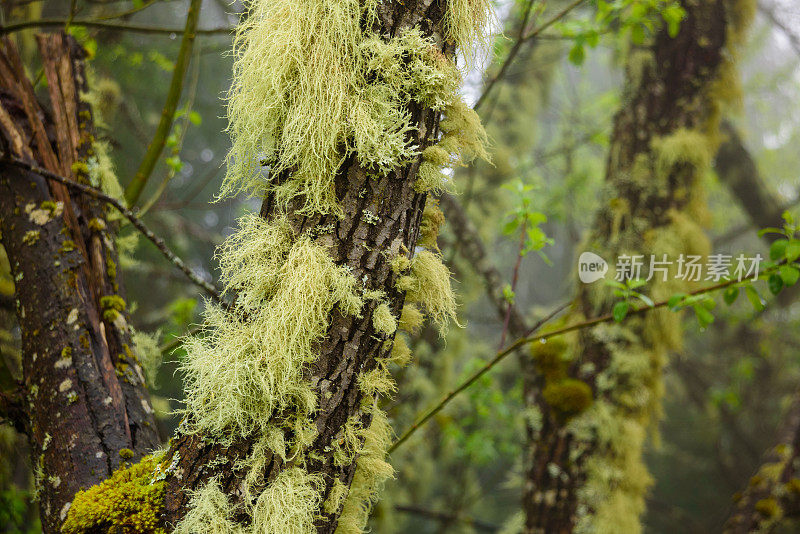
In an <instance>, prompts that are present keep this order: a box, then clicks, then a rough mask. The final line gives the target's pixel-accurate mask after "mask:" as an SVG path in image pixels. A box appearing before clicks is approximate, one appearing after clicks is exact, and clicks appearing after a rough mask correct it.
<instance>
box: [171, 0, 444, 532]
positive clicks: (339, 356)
mask: <svg viewBox="0 0 800 534" xmlns="http://www.w3.org/2000/svg"><path fill="white" fill-rule="evenodd" d="M445 8H446V5H445V3H444V2H430V1H412V2H406V3H405V4H402V3H393V4H383V5H381V6H379V8H378V14H379V26H380V27H377V28H373V30H374V32H375V33H376V34H379V35H382V36H384V37H388V36H394V35H399V34H401V33H402V32H403V31H405V30H407V29H410V28H413V27H415V26H417V27H420V28H421V29H422V30H423V32H424V34H425V35H426V36H430V37H432V38H433V39H434V41H435V42H436V43H437V46H438V47H439V49H440V50H441V51H442V52H443V53H444V54H445V55H446V56H447V57H450V58H452V56H453V53H454V48H453V44H452V43H446V42H445V38H444V30H443V26H444V20H443V18H444V9H445ZM408 108H409V109H410V111H411V115H412V119H413V120H412V124H413V126H414V127H413V129H412V131H411V133H410V134H409V135H410V136H411V142H412V143H414V144H416V145H418V146H419V147H420V149H424V148H425V147H427V146H429V145H431V144H433V143H434V142H435V138H436V134H437V130H438V122H439V113H438V112H435V111H433V110H431V109H424V108H421V107H420V106H418V105H416V104H415V103H413V102H408ZM420 163H421V161H420V160H419V159H416V160H415V161H414V162H413V163H411V164H409V165H406V166H403V167H398V168H395V169H393V170H392V171H390V172H388V173H387V174H386V175H385V176H376V175H375V173H374V172H370V171H368V170H367V169H365V168H363V167H361V166H360V165H359V164H358V162H357V159H356V157H355V156H352V157H350V158H348V159H347V160H346V161H345V162H344V163H343V164H342V166H341V167H340V169H339V170H338V171H337V173H336V178H335V192H336V198H337V201H338V204H339V206H340V207H341V208H342V210H343V213H344V216H343V217H337V216H336V215H334V214H328V215H320V214H313V215H304V214H301V213H300V208H301V207H302V205H303V203H304V202H305V199H303V198H297V199H296V200H294V201H292V202H291V203H290V205H289V209H288V210H286V209H285V208H284V207H282V205H281V201H279V200H277V199H276V198H275V197H274V196H273V195H272V194H268V195H267V197H266V198H265V199H264V202H263V205H262V208H261V216H262V217H263V218H264V219H266V220H267V221H272V220H274V219H275V218H277V217H283V216H284V215H283V213H284V211H285V212H286V213H287V214H286V217H287V219H288V222H289V224H290V226H291V228H292V230H293V231H294V233H295V235H301V234H303V233H304V232H307V231H313V230H314V229H315V228H326V233H325V235H322V236H320V237H318V238H317V242H318V243H320V244H322V245H325V246H326V248H327V250H328V251H329V252H330V254H331V256H332V258H333V261H334V263H336V264H337V265H340V266H346V267H347V268H349V270H350V273H351V274H352V275H353V276H354V277H355V278H356V279H357V280H359V281H362V282H363V284H364V287H365V288H366V289H367V290H378V291H383V292H384V293H385V295H386V298H385V302H387V303H388V304H389V308H390V310H391V312H392V314H393V315H394V316H395V317H398V316H399V315H400V310H401V308H402V307H403V302H404V293H403V292H401V291H399V290H398V289H397V288H396V282H397V278H398V275H397V273H396V272H395V271H393V270H392V267H391V265H390V260H391V259H392V258H393V257H395V256H397V255H398V254H402V253H403V251H406V253H407V251H411V250H414V246H415V243H416V241H417V239H418V234H419V230H420V222H421V219H422V213H423V210H424V207H425V200H426V194H425V193H419V192H417V191H416V190H415V189H414V183H415V179H416V175H417V171H418V169H419V165H420ZM284 179H288V176H278V177H275V178H273V180H275V181H277V182H280V181H282V180H284ZM376 306H377V302H376V301H367V302H366V304H365V306H364V309H363V310H362V313H361V315H360V317H354V316H352V315H348V314H345V313H343V312H342V311H341V310H339V309H338V308H334V310H333V312H332V313H331V317H330V318H329V319H330V323H329V327H328V330H327V335H326V336H325V337H324V339H323V340H322V341H321V342H320V343H318V345H317V348H316V350H317V352H318V359H317V360H316V361H315V362H314V363H313V364H312V365H311V367H310V369H308V371H307V374H308V377H307V378H308V380H309V381H310V383H311V384H312V385H313V389H314V392H315V394H316V397H317V399H318V406H317V410H316V412H315V415H314V426H315V428H316V431H317V436H316V438H315V439H314V442H313V444H312V445H311V446H310V447H309V448H308V449H307V450H306V451H305V452H304V453H303V455H304V456H305V458H306V460H305V470H306V471H307V472H308V473H311V474H314V475H318V474H319V475H322V480H323V486H324V487H322V488H321V491H320V494H321V497H322V499H323V500H325V499H327V498H328V497H329V494H330V492H331V489H332V487H333V486H334V484H335V483H337V481H338V483H341V484H344V486H345V487H348V486H350V485H351V483H352V480H353V476H354V473H355V467H356V465H355V459H354V460H353V461H352V462H350V463H348V464H347V465H344V466H337V465H335V464H334V462H333V461H332V458H331V453H330V451H331V450H332V449H333V448H334V446H335V445H336V441H337V440H338V439H339V438H340V437H341V431H342V429H343V428H344V425H345V423H346V422H347V421H348V420H349V419H352V418H353V417H360V418H361V425H362V426H363V427H364V428H366V427H367V426H369V423H370V421H369V418H370V414H371V412H370V411H369V410H366V411H365V410H364V406H371V405H372V404H374V403H375V402H376V399H375V398H374V396H372V398H368V397H365V394H364V393H363V391H362V390H361V389H360V388H359V387H358V383H357V379H358V377H359V375H361V374H362V373H364V372H368V371H370V370H372V369H375V368H376V367H377V365H378V362H377V358H379V357H385V356H386V355H387V354H388V352H389V350H390V349H391V343H387V342H386V341H387V336H386V335H385V334H382V333H380V332H378V331H377V330H376V328H375V326H374V324H373V317H372V316H373V312H374V310H375V307H376ZM388 340H389V341H390V340H391V338H389V339H388ZM189 417H191V416H189ZM218 438H219V436H209V435H201V434H199V433H191V432H190V433H180V432H179V433H178V435H177V436H176V437H175V438H174V439H173V440H172V442H171V446H170V448H169V450H168V451H167V452H166V453H165V455H164V457H163V458H164V459H163V461H162V465H166V464H167V463H169V462H171V461H175V467H174V470H172V469H171V470H170V473H169V475H168V476H167V478H166V490H165V510H164V516H165V520H166V523H167V524H168V525H174V524H176V523H177V522H179V521H180V520H181V518H183V517H184V516H185V515H186V513H187V512H188V511H189V510H190V508H191V502H190V495H191V494H190V490H199V489H201V488H203V487H204V486H206V485H207V484H208V482H209V481H211V480H216V481H217V483H218V484H219V486H220V488H221V490H222V492H223V493H224V494H226V495H227V496H228V498H229V499H231V500H232V502H231V504H232V505H233V506H234V507H237V506H238V505H240V504H242V502H241V501H242V495H241V492H240V489H241V487H242V480H243V479H244V477H245V476H246V470H245V469H238V468H237V467H236V465H237V463H238V464H239V465H243V464H244V460H245V459H246V458H247V457H248V456H250V455H251V454H252V452H253V447H254V445H255V440H256V438H234V441H233V443H232V444H230V443H225V444H223V443H220V441H219V439H218ZM288 439H290V437H289V436H287V440H288ZM266 454H267V461H266V464H265V466H264V468H263V471H264V483H265V484H267V485H268V484H269V483H270V482H271V481H273V480H274V479H275V478H276V477H277V476H279V475H280V474H281V473H282V472H285V471H286V470H287V469H290V468H291V467H292V466H293V464H294V463H295V462H294V461H292V460H288V461H284V460H282V459H281V458H280V457H279V456H278V455H277V454H273V453H271V452H269V451H267V453H266ZM236 509H238V510H240V511H241V510H248V509H249V510H252V508H247V507H241V506H238V508H236ZM341 511H342V509H341V505H339V507H338V508H337V509H335V510H333V511H329V510H325V511H321V512H320V516H319V518H318V519H317V521H316V527H315V528H316V532H318V533H333V532H334V531H335V530H336V528H337V524H338V520H339V515H340V514H341ZM236 519H237V520H238V521H240V522H242V523H245V524H246V523H249V522H250V521H252V518H251V517H247V515H246V512H243V513H241V514H240V517H237V518H236Z"/></svg>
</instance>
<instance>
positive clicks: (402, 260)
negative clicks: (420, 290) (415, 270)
mask: <svg viewBox="0 0 800 534" xmlns="http://www.w3.org/2000/svg"><path fill="white" fill-rule="evenodd" d="M391 265H392V270H393V271H394V272H395V273H398V274H399V273H402V272H405V271H407V270H408V269H409V268H411V260H409V259H408V256H406V255H405V254H398V255H397V256H395V257H393V258H392V261H391Z"/></svg>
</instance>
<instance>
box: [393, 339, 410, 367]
mask: <svg viewBox="0 0 800 534" xmlns="http://www.w3.org/2000/svg"><path fill="white" fill-rule="evenodd" d="M411 357H412V356H411V349H410V348H409V347H408V341H406V338H405V336H400V335H397V336H395V338H394V343H393V344H392V351H391V352H390V353H389V357H388V358H387V360H388V361H389V362H391V363H394V364H397V365H399V366H400V367H404V366H406V365H408V363H409V362H410V361H411Z"/></svg>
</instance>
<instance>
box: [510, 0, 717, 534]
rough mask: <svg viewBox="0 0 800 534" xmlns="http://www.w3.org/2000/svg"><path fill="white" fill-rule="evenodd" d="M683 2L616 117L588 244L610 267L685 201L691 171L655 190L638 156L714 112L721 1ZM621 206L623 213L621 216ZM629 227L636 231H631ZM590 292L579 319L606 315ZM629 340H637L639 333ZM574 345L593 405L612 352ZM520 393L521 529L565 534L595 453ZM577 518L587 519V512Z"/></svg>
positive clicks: (639, 68)
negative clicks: (624, 238)
mask: <svg viewBox="0 0 800 534" xmlns="http://www.w3.org/2000/svg"><path fill="white" fill-rule="evenodd" d="M682 4H683V7H684V9H685V10H686V11H687V17H686V18H685V19H684V20H683V22H682V23H681V28H680V32H679V34H678V35H677V36H676V37H675V38H671V37H670V36H669V35H668V34H667V31H666V30H662V31H661V32H660V33H659V34H658V35H657V36H656V37H655V39H654V43H653V45H652V54H653V56H652V57H653V59H652V61H647V62H643V64H637V65H632V66H631V68H629V73H628V77H627V82H626V87H627V92H626V97H625V102H624V104H623V106H622V109H621V110H620V111H619V112H618V113H617V115H616V117H615V120H614V132H613V136H612V141H611V147H610V154H609V158H608V164H607V169H606V182H607V184H608V188H609V192H610V193H609V194H610V196H611V197H612V201H611V202H609V203H608V206H607V207H604V208H603V209H601V211H600V212H599V214H598V216H597V217H596V222H595V224H594V225H593V228H594V230H593V232H592V234H591V235H590V239H589V243H590V246H591V245H595V246H597V245H600V246H602V247H604V248H605V252H607V254H606V256H607V257H606V259H607V260H608V261H610V262H613V261H614V258H615V257H616V256H617V255H618V254H619V253H620V249H619V243H618V241H619V240H620V236H621V235H625V234H626V233H627V234H628V236H632V240H631V241H629V242H628V243H627V244H626V245H627V246H630V245H631V244H632V242H633V243H634V244H635V241H636V239H637V234H639V235H640V233H643V232H644V231H645V230H647V229H653V228H659V227H662V226H665V225H667V224H668V223H669V212H670V210H675V209H677V210H680V209H681V208H683V207H685V204H686V203H687V202H688V200H689V198H688V195H687V194H686V193H687V191H688V189H689V187H690V185H691V182H692V180H693V177H692V172H693V170H692V169H691V168H690V167H691V166H690V165H685V166H684V167H685V168H683V169H682V168H681V166H678V167H677V168H676V169H673V171H672V172H671V173H670V175H669V177H668V179H667V180H666V183H665V184H664V185H665V186H666V187H663V188H662V187H654V186H653V184H648V183H647V180H642V179H641V178H639V179H636V177H635V176H634V174H635V168H636V165H637V159H639V158H640V157H642V156H646V157H648V158H649V157H650V156H649V155H650V152H651V150H652V148H651V143H652V141H653V140H654V139H656V138H658V137H663V136H668V135H670V134H672V133H674V132H676V131H677V130H679V129H681V128H686V129H690V130H694V129H704V126H705V121H708V120H711V117H710V116H709V115H710V114H712V115H713V112H712V111H713V110H710V109H709V102H708V99H707V94H706V91H707V90H708V86H709V84H710V82H712V81H713V80H714V78H715V77H716V75H717V74H718V72H717V70H718V67H719V66H720V63H721V61H722V51H723V47H724V45H725V43H726V37H727V35H726V21H727V19H728V15H729V13H727V6H728V3H727V2H724V1H722V0H714V1H702V2H693V1H689V0H687V1H684V2H682ZM645 161H646V160H645ZM652 170H653V169H651V171H652ZM620 203H623V204H624V206H625V210H624V212H625V213H624V216H623V217H621V218H620V217H619V213H620V210H619V206H620ZM636 221H638V225H637V226H633V224H634V222H636ZM638 239H641V238H640V237H639V238H638ZM639 246H641V241H640V244H639ZM633 248H635V246H634V247H633ZM587 250H589V249H587ZM628 250H630V249H628ZM591 293H592V289H591V288H590V286H582V287H581V288H579V291H578V296H577V300H576V311H577V313H579V314H583V315H584V316H587V317H594V316H597V315H601V314H605V313H608V312H610V308H611V306H612V305H613V303H614V299H613V298H605V299H604V300H602V301H600V303H599V305H598V301H597V296H596V295H592V294H591ZM634 333H635V334H636V335H638V336H640V337H641V334H642V332H641V328H639V329H638V331H636V330H635V331H634ZM579 346H580V354H579V355H578V357H577V358H576V359H575V363H573V364H572V365H571V366H570V368H569V369H568V375H569V376H570V377H575V378H578V379H580V380H582V381H584V382H585V383H588V384H589V385H590V386H591V387H592V390H593V393H594V395H595V399H597V395H601V394H602V395H605V394H607V393H600V392H599V391H598V386H597V382H596V381H597V376H598V374H600V373H601V372H603V371H604V370H605V369H606V368H607V367H608V365H609V363H610V359H611V352H610V350H611V349H610V348H609V347H608V346H607V345H606V344H605V343H604V342H603V341H602V340H601V339H599V338H598V337H595V335H594V333H593V331H588V332H583V333H581V336H580V342H579ZM642 357H643V358H644V357H646V356H644V355H642ZM587 364H591V365H590V366H589V365H587ZM527 394H528V395H530V398H526V404H527V405H529V406H539V408H540V409H541V412H542V415H543V418H542V427H541V429H540V430H539V431H534V432H533V433H532V434H531V435H530V436H529V440H528V443H529V444H530V448H529V451H528V454H529V459H528V462H527V465H528V472H527V477H526V485H525V489H524V492H525V497H524V502H525V512H526V525H525V532H526V533H531V534H533V533H543V532H547V533H557V532H571V531H572V530H573V529H574V527H575V525H576V522H577V521H578V517H579V510H578V499H579V496H578V493H579V491H580V489H581V487H582V486H583V485H584V484H585V482H586V472H585V470H584V469H583V468H584V461H585V460H586V458H587V457H588V456H589V455H591V454H593V453H594V452H595V446H593V445H592V444H591V443H589V444H586V443H579V442H578V441H577V440H576V438H575V437H574V436H573V434H572V433H570V432H569V431H568V430H567V427H566V425H565V424H564V421H563V420H562V419H561V418H559V417H558V416H557V415H556V414H555V413H554V412H553V410H551V409H550V407H549V406H548V404H547V403H546V402H545V401H544V399H543V398H542V397H541V394H540V391H537V390H533V389H531V390H529V391H528V392H527ZM609 402H611V403H613V402H614V401H613V400H612V399H609ZM580 513H583V514H586V513H588V514H593V513H594V510H591V509H589V510H583V511H581V512H580Z"/></svg>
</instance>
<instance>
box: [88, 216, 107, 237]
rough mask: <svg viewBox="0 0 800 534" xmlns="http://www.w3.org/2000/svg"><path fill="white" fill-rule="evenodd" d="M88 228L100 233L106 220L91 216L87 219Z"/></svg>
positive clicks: (104, 227)
mask: <svg viewBox="0 0 800 534" xmlns="http://www.w3.org/2000/svg"><path fill="white" fill-rule="evenodd" d="M89 229H91V230H92V231H94V232H98V233H100V232H102V231H104V230H105V229H106V222H105V221H104V220H103V219H100V218H97V217H93V218H92V219H91V220H90V221H89Z"/></svg>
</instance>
